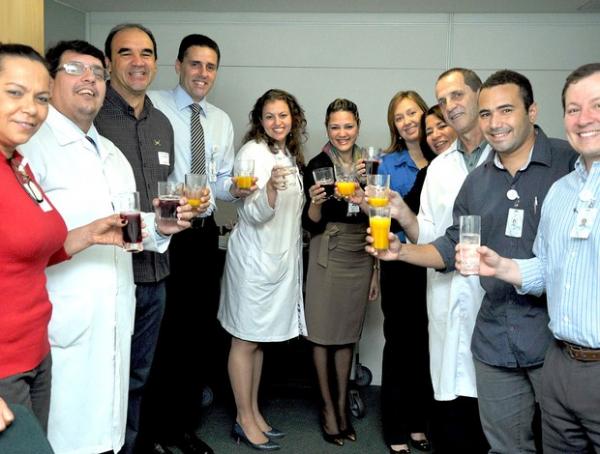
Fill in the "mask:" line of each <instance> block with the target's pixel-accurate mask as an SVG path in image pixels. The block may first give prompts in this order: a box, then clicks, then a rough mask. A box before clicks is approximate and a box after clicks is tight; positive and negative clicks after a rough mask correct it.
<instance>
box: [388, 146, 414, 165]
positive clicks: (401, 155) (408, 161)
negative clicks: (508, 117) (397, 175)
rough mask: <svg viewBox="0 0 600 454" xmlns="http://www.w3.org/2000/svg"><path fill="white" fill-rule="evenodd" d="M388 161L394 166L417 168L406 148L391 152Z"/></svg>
mask: <svg viewBox="0 0 600 454" xmlns="http://www.w3.org/2000/svg"><path fill="white" fill-rule="evenodd" d="M390 161H391V164H392V165H393V166H394V167H400V166H408V167H414V168H415V169H416V168H417V166H416V164H415V163H414V161H413V160H412V158H411V157H410V153H409V152H408V150H400V151H395V152H393V153H391V155H390Z"/></svg>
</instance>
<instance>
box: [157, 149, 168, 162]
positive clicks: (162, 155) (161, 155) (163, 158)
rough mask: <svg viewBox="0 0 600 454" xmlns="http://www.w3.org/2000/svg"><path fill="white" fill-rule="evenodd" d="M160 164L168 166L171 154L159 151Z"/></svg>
mask: <svg viewBox="0 0 600 454" xmlns="http://www.w3.org/2000/svg"><path fill="white" fill-rule="evenodd" d="M158 163H159V164H160V165H163V166H168V165H169V153H167V152H166V151H159V152H158Z"/></svg>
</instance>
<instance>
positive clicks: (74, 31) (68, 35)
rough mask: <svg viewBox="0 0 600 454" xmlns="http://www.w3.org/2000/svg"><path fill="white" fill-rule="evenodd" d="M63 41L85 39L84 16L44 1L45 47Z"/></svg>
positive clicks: (70, 8)
mask: <svg viewBox="0 0 600 454" xmlns="http://www.w3.org/2000/svg"><path fill="white" fill-rule="evenodd" d="M63 39H86V14H85V13H84V12H82V11H79V10H77V9H75V8H72V7H70V6H67V5H64V4H59V3H56V2H54V1H52V0H45V1H44V42H45V47H46V49H48V48H49V47H52V46H54V45H55V44H56V43H57V42H58V41H60V40H63Z"/></svg>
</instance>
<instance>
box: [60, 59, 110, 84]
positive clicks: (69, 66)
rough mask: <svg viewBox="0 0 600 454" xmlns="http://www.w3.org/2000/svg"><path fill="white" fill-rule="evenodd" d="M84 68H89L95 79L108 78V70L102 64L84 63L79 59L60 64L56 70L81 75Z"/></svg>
mask: <svg viewBox="0 0 600 454" xmlns="http://www.w3.org/2000/svg"><path fill="white" fill-rule="evenodd" d="M86 69H89V70H90V71H91V72H92V74H93V75H94V77H95V78H96V80H106V79H108V71H107V70H106V69H104V68H103V67H102V66H98V65H86V64H85V63H81V62H80V61H70V62H67V63H63V64H62V65H60V66H59V67H58V68H57V70H56V71H64V72H66V73H67V74H69V75H71V76H81V75H82V74H83V73H84V72H85V70H86Z"/></svg>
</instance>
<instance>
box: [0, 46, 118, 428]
mask: <svg viewBox="0 0 600 454" xmlns="http://www.w3.org/2000/svg"><path fill="white" fill-rule="evenodd" d="M49 100H50V75H49V73H48V69H47V68H46V62H45V60H44V59H43V57H41V56H40V55H39V54H38V53H37V52H36V51H35V50H33V49H32V48H30V47H28V46H24V45H20V44H0V187H2V197H1V198H0V270H2V273H1V274H0V396H2V398H4V400H5V401H6V402H7V403H8V404H11V403H18V404H22V405H25V406H27V407H29V408H31V409H32V410H33V412H34V413H35V415H36V416H37V417H38V419H39V420H40V423H41V424H42V426H43V427H44V429H45V428H46V425H47V419H48V405H49V402H50V370H51V367H50V366H51V358H50V345H49V343H48V322H49V320H50V314H51V312H52V306H51V304H50V301H49V299H48V293H47V292H46V287H45V285H46V276H45V274H44V270H45V268H46V267H47V266H49V265H53V264H55V263H58V262H61V261H63V260H66V259H68V258H69V256H71V255H73V254H75V253H77V252H79V251H81V250H83V249H85V248H87V247H89V246H91V245H92V244H114V245H120V244H122V233H121V227H122V222H121V221H120V219H119V216H118V215H114V216H109V217H107V218H104V219H99V220H97V221H94V222H93V223H91V224H88V225H86V226H83V227H80V228H77V229H74V230H72V231H70V232H68V233H67V228H66V226H65V223H64V222H63V220H62V218H61V217H60V214H59V213H58V212H57V211H56V210H55V209H54V207H53V206H52V204H51V203H50V201H49V200H48V199H47V198H46V196H45V195H44V193H43V191H42V190H41V189H40V187H39V186H38V185H37V183H36V182H35V180H34V178H33V175H32V173H31V170H30V169H29V166H28V165H27V160H26V159H24V158H23V157H22V156H21V155H20V154H19V152H18V151H16V147H17V146H19V145H21V144H23V143H25V142H27V141H28V140H29V139H30V138H31V136H32V135H33V134H34V133H35V132H36V131H37V130H38V129H39V127H40V126H41V124H42V123H43V121H44V120H45V119H46V115H47V114H48V102H49ZM2 157H4V159H2ZM11 421H12V414H11V413H10V410H8V409H7V408H6V406H5V403H4V401H2V399H0V430H2V429H3V428H4V427H5V426H6V425H7V424H10V422H11Z"/></svg>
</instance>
